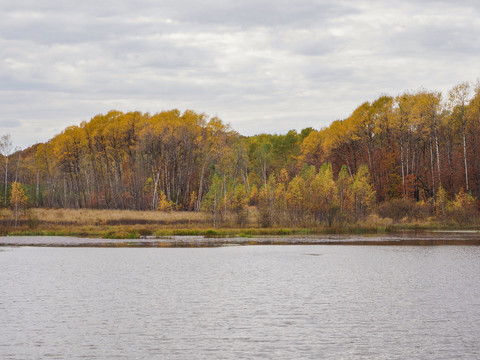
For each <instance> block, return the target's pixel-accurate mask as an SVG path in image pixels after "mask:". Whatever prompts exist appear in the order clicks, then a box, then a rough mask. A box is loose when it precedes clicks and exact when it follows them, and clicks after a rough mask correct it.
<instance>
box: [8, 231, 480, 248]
mask: <svg viewBox="0 0 480 360" xmlns="http://www.w3.org/2000/svg"><path fill="white" fill-rule="evenodd" d="M256 245H337V246H338V245H342V246H442V245H462V246H480V233H478V232H465V231H459V232H452V231H445V232H441V231H437V232H423V233H404V234H390V235H385V234H376V235H372V234H368V235H325V236H319V235H306V236H291V235H290V236H288V235H287V236H258V237H203V236H168V237H155V236H146V237H142V238H138V239H101V238H80V237H68V236H2V237H0V247H25V246H26V247H31V246H33V247H94V248H187V247H188V248H207V247H224V246H256Z"/></svg>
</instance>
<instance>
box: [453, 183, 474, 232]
mask: <svg viewBox="0 0 480 360" xmlns="http://www.w3.org/2000/svg"><path fill="white" fill-rule="evenodd" d="M447 216H448V217H449V218H450V219H452V220H453V221H455V222H456V223H458V224H461V225H465V224H472V223H476V222H477V221H478V219H477V216H478V209H477V201H476V199H475V198H474V197H473V196H471V195H469V194H466V193H465V192H464V191H463V190H460V192H459V193H458V194H457V195H455V200H454V201H452V202H451V203H449V204H448V207H447Z"/></svg>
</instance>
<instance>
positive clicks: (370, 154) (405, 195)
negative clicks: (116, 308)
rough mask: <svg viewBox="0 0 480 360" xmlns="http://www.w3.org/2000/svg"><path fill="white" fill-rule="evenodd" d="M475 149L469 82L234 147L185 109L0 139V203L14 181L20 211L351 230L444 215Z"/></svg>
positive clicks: (231, 134)
mask: <svg viewBox="0 0 480 360" xmlns="http://www.w3.org/2000/svg"><path fill="white" fill-rule="evenodd" d="M292 120H294V119H292ZM479 139H480V87H479V86H476V87H474V86H472V85H471V84H469V83H462V84H459V85H457V86H455V87H454V88H453V89H452V90H451V91H450V92H449V93H448V94H446V96H444V97H442V94H440V93H439V92H432V91H424V90H421V91H418V92H415V93H404V94H401V95H399V96H397V97H390V96H381V97H380V98H378V99H377V100H375V101H373V102H366V103H364V104H362V105H360V106H359V107H358V108H357V109H355V110H354V111H353V113H352V115H350V116H349V117H348V118H346V119H343V120H337V121H334V122H333V123H332V124H331V125H330V126H329V127H327V128H324V129H320V130H314V129H312V128H307V129H304V130H302V131H301V132H300V133H297V132H296V131H294V130H292V131H289V132H288V133H287V134H285V135H277V134H275V135H270V134H261V135H256V136H251V137H245V136H241V135H240V134H238V133H237V132H235V131H233V130H231V129H230V128H229V127H228V126H227V125H226V124H225V123H223V122H222V121H221V120H220V119H218V118H209V117H208V116H206V115H205V114H201V113H197V112H194V111H190V110H189V111H185V112H184V113H181V112H179V111H178V110H171V111H163V112H161V113H157V114H153V115H152V114H149V113H140V112H131V113H122V112H119V111H111V112H109V113H108V114H105V115H97V116H95V117H94V118H92V119H91V120H90V121H88V122H83V123H82V124H81V125H80V126H71V127H68V128H66V129H65V130H64V131H63V132H62V133H61V134H58V135H57V136H55V137H54V138H53V139H51V140H50V141H49V142H47V143H42V144H37V145H34V146H32V147H30V148H28V149H26V150H24V151H17V152H13V151H12V145H11V140H10V139H9V137H8V136H3V137H2V140H1V143H0V149H1V150H2V151H1V152H2V155H1V158H0V160H1V162H2V165H3V176H2V178H3V179H2V182H3V186H2V189H1V191H0V195H1V196H0V198H1V200H0V201H1V204H2V205H3V206H9V198H10V195H9V194H10V191H11V190H10V188H11V185H12V184H13V183H14V182H19V183H21V184H22V186H23V189H24V191H25V193H26V195H27V198H28V199H29V202H30V206H36V207H68V208H107V209H137V210H141V209H142V210H145V209H152V210H157V209H160V210H187V211H199V210H206V211H210V212H211V213H212V214H213V217H214V221H215V222H217V221H222V219H224V218H225V217H226V216H228V215H229V214H230V215H231V214H234V215H235V218H236V219H237V221H238V222H239V223H244V222H245V221H246V219H247V216H246V212H247V209H248V206H249V205H250V206H256V207H257V208H258V210H259V214H260V221H261V222H262V224H263V225H264V226H271V225H275V224H286V223H291V224H294V223H295V224H312V223H324V224H325V223H329V224H331V223H332V222H334V221H347V220H352V219H353V220H354V219H358V218H361V217H363V216H364V215H365V214H366V213H367V212H368V211H369V210H370V209H372V208H376V209H377V210H379V211H380V212H381V211H384V212H385V211H387V210H386V209H387V207H386V206H385V204H397V205H398V206H401V204H403V205H402V206H404V205H405V204H406V203H409V204H412V203H417V204H420V203H421V204H422V206H423V207H424V208H426V209H427V210H428V211H430V213H432V214H433V213H435V212H436V213H438V212H439V211H441V213H442V214H445V212H446V211H447V210H448V204H449V201H450V204H453V202H454V201H455V199H456V196H457V197H458V196H460V197H462V196H463V197H465V196H466V199H467V200H465V201H469V204H472V203H475V199H476V198H478V196H479V194H480V156H478V154H480V141H479ZM458 199H459V198H458ZM459 201H460V200H459ZM439 203H440V204H441V207H439ZM452 206H453V205H452ZM439 209H440V210H439ZM427 210H425V211H427ZM428 211H427V212H428ZM387 212H388V211H387Z"/></svg>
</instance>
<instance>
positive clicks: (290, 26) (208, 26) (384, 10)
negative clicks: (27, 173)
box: [0, 0, 480, 147]
mask: <svg viewBox="0 0 480 360" xmlns="http://www.w3.org/2000/svg"><path fill="white" fill-rule="evenodd" d="M479 15H480V4H479V3H478V2H477V1H473V0H461V1H456V2H451V1H446V0H445V1H441V0H437V1H434V0H428V1H424V2H421V3H419V2H417V1H413V0H409V1H404V2H401V3H398V2H397V1H393V0H392V1H390V0H388V1H380V0H378V1H368V2H367V1H353V0H343V1H333V0H328V1H326V0H299V1H295V2H291V1H287V0H277V1H273V0H246V1H241V2H238V1H233V0H224V1H219V0H208V1H203V2H198V1H193V0H180V1H179V0H175V1H174V0H163V1H160V2H159V1H155V0H137V1H131V0H129V1H128V0H123V1H115V2H113V1H102V2H100V3H99V2H97V1H94V0H84V1H82V2H74V1H64V0H48V1H47V0H35V1H34V0H17V1H11V2H4V3H0V48H1V49H2V52H1V53H0V106H1V108H2V119H4V120H0V135H1V134H2V133H6V132H9V133H11V134H12V137H13V139H14V141H15V143H16V144H18V145H21V146H23V147H25V146H28V145H31V144H33V143H35V142H37V141H46V140H48V139H49V138H50V137H52V136H53V135H55V134H56V133H58V132H59V131H61V130H62V129H63V128H64V127H66V126H69V125H72V124H78V123H80V122H81V121H82V120H88V119H89V118H91V117H92V116H94V115H95V114H97V113H105V112H107V111H108V110H110V109H112V108H115V109H119V110H123V111H130V110H141V111H149V112H157V111H161V110H164V109H169V108H179V109H180V110H185V109H187V108H190V109H194V110H197V111H202V112H206V113H208V114H210V115H212V116H214V115H218V116H219V117H221V118H222V119H224V120H225V121H226V122H230V123H231V124H232V126H233V128H234V129H235V130H238V131H239V132H241V133H244V134H253V133H257V132H285V131H287V130H288V129H291V128H295V129H301V128H302V127H306V126H313V127H316V128H319V127H322V126H326V125H328V124H329V123H330V122H331V121H333V120H335V119H338V118H342V117H346V116H348V115H349V114H350V113H351V112H352V111H353V110H354V108H355V107H356V106H358V105H359V104H360V103H362V102H363V101H365V100H373V99H374V98H375V97H377V96H379V95H380V94H383V93H390V94H392V95H395V94H397V93H399V92H402V91H405V90H412V89H416V88H419V87H420V86H424V87H426V88H430V89H438V90H442V91H445V90H447V89H448V88H449V87H451V86H453V85H455V84H456V83H457V82H460V81H464V80H475V79H476V78H477V77H478V76H479V73H478V57H479V55H480V54H479V53H480V45H479V44H478V38H479V35H480V21H479V20H477V19H479V18H480V17H479ZM6 119H8V121H7V120H6Z"/></svg>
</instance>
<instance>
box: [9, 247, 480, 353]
mask: <svg viewBox="0 0 480 360" xmlns="http://www.w3.org/2000/svg"><path fill="white" fill-rule="evenodd" d="M0 249H1V251H0V325H1V326H0V358H2V359H34V358H42V359H89V358H90V359H99V358H101V359H152V358H159V359H187V358H194V359H251V358H266V359H282V358H284V359H292V358H297V359H319V358H323V359H372V358H375V359H408V358H417V359H418V358H420V359H453V358H455V359H462V358H463V359H477V358H480V344H479V342H478V339H479V338H480V322H479V321H478V320H479V319H480V281H479V275H480V248H479V247H475V246H467V247H464V246H442V247H415V246H409V247H381V246H369V247H361V246H334V245H330V246H321V245H317V246H294V245H290V246H235V247H221V248H196V249H189V248H184V249H175V248H168V249H150V248H120V249H108V248H38V247H37V248H34V247H20V248H11V247H3V248H0Z"/></svg>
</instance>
